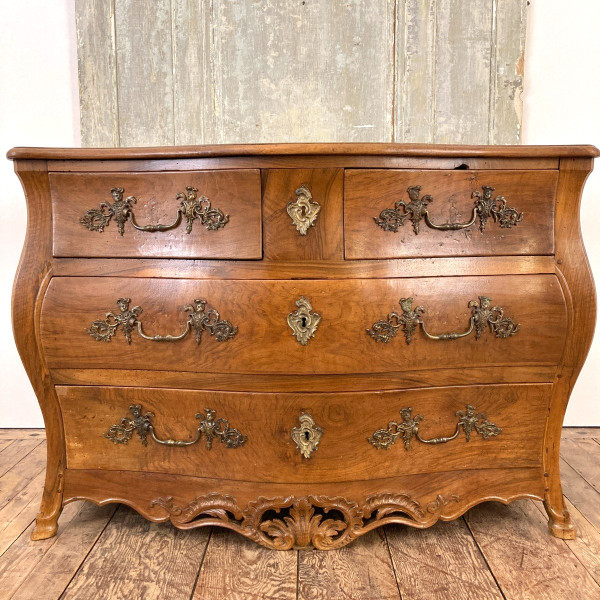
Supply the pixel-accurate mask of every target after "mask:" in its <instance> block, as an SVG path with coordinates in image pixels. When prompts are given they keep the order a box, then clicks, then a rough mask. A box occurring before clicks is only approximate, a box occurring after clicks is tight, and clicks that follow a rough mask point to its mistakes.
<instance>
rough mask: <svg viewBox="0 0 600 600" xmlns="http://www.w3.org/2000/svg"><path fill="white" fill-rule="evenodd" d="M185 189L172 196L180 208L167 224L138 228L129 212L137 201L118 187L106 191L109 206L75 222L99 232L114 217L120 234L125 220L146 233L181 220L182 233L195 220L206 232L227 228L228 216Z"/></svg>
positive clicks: (194, 191) (167, 228)
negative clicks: (184, 224)
mask: <svg viewBox="0 0 600 600" xmlns="http://www.w3.org/2000/svg"><path fill="white" fill-rule="evenodd" d="M185 189H186V193H183V192H179V193H178V194H177V196H176V199H177V200H179V202H180V205H179V208H178V209H177V214H176V215H175V220H174V221H173V222H172V223H170V224H168V225H164V224H161V223H157V224H154V225H152V224H150V225H139V224H138V223H137V221H136V219H135V214H134V212H133V205H134V204H137V198H136V197H135V196H128V197H127V198H123V195H124V193H125V190H124V188H122V187H115V188H112V189H111V190H110V193H111V196H112V197H113V202H112V204H111V203H110V202H101V203H100V205H99V207H98V208H92V209H90V210H88V211H87V212H86V213H85V214H84V215H83V217H81V219H79V222H80V223H81V224H82V225H83V226H84V227H85V228H86V229H89V230H90V231H97V232H98V233H102V232H103V231H104V228H105V227H107V226H108V225H109V223H110V221H111V219H112V218H113V217H114V219H115V221H116V223H117V229H118V231H119V234H120V235H124V234H125V223H127V221H131V224H132V225H133V227H134V228H135V229H137V230H138V231H145V232H149V233H154V232H160V231H170V230H171V229H175V228H176V227H179V225H180V224H181V221H182V218H185V220H186V228H185V230H186V233H191V232H192V225H193V223H194V221H196V220H198V221H200V223H201V224H202V225H204V227H206V229H208V230H209V231H215V230H217V229H222V228H223V227H225V225H227V223H228V222H229V215H226V214H224V213H223V212H222V211H221V210H219V209H218V208H213V207H212V206H211V204H210V200H209V199H208V198H207V197H206V196H201V197H200V198H198V190H197V189H196V188H194V187H190V186H187V187H186V188H185Z"/></svg>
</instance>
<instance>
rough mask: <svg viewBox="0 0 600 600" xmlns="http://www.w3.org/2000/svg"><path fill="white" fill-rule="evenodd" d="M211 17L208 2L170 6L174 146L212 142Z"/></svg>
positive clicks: (178, 0) (182, 0)
mask: <svg viewBox="0 0 600 600" xmlns="http://www.w3.org/2000/svg"><path fill="white" fill-rule="evenodd" d="M211 16H212V4H211V3H210V2H197V1H196V0H173V1H172V2H171V35H172V41H173V125H174V129H175V131H174V143H175V144H204V143H210V142H211V141H215V140H216V130H215V118H216V113H217V111H218V107H217V106H215V102H214V94H213V90H214V81H215V74H214V68H213V67H214V61H213V57H212V54H211V46H212V33H211V30H212V21H211Z"/></svg>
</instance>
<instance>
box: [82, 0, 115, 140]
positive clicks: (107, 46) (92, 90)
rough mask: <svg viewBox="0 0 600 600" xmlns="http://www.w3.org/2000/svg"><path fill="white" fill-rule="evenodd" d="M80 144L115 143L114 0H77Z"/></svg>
mask: <svg viewBox="0 0 600 600" xmlns="http://www.w3.org/2000/svg"><path fill="white" fill-rule="evenodd" d="M75 29H76V31H77V65H78V75H79V108H80V116H81V144H82V145H83V146H118V145H119V114H118V110H119V108H118V98H117V96H118V94H117V61H116V52H115V48H116V45H115V0H108V1H107V0H91V1H90V0H76V1H75Z"/></svg>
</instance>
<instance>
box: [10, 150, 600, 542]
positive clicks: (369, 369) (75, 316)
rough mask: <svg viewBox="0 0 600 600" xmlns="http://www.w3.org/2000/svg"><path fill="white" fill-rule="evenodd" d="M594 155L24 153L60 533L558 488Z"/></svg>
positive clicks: (426, 510) (48, 530) (357, 518)
mask: <svg viewBox="0 0 600 600" xmlns="http://www.w3.org/2000/svg"><path fill="white" fill-rule="evenodd" d="M597 155H598V152H597V150H596V149H595V148H593V147H591V146H562V147H558V146H557V147H551V146H547V147H524V146H523V147H499V146H497V147H468V146H456V147H451V146H413V145H408V146H405V145H388V144H360V145H353V144H333V145H320V144H316V145H315V144H290V145H257V146H203V147H185V148H148V149H115V150H109V149H80V150H67V149H35V148H16V149H14V150H12V151H11V152H9V158H11V159H13V160H14V161H15V168H16V172H17V174H18V176H19V177H20V179H21V182H22V184H23V187H24V190H25V195H26V198H27V205H28V231H27V238H26V242H25V248H24V251H23V255H22V260H21V263H20V266H19V271H18V274H17V278H16V282H15V288H14V301H13V323H14V332H15V339H16V342H17V346H18V349H19V352H20V355H21V358H22V360H23V363H24V365H25V368H26V370H27V373H28V375H29V377H30V379H31V382H32V384H33V387H34V389H35V391H36V394H37V397H38V399H39V402H40V406H41V408H42V411H43V415H44V420H45V423H46V429H47V437H48V464H47V473H46V482H45V488H44V495H43V501H42V506H41V510H40V513H39V515H38V517H37V525H36V528H35V530H34V532H33V538H34V539H44V538H47V537H50V536H52V535H54V534H55V533H56V531H57V524H58V518H59V515H60V512H61V510H62V508H63V506H64V505H65V504H66V503H68V502H72V501H74V500H80V499H86V500H91V501H93V502H96V503H98V504H105V503H108V502H123V503H126V504H128V505H130V506H132V507H133V508H135V509H136V510H137V511H139V512H140V513H141V514H142V515H143V516H144V517H146V518H148V519H150V520H153V521H166V520H170V521H171V522H172V523H173V524H174V525H175V526H177V527H181V528H193V527H202V526H206V525H217V526H222V527H227V528H229V529H232V530H234V531H237V532H239V533H240V534H241V535H244V536H246V537H247V538H250V539H252V540H254V541H256V542H258V543H260V544H262V545H264V546H267V547H270V548H276V549H289V548H293V547H303V546H311V545H312V546H314V547H316V548H319V549H330V548H337V547H341V546H344V545H345V544H347V543H349V542H351V541H352V540H353V539H355V538H356V537H358V536H360V535H362V534H364V533H366V532H367V531H370V530H372V529H373V528H375V527H378V526H381V525H384V524H386V523H404V524H406V525H411V526H414V527H420V528H422V527H427V526H429V525H432V524H433V523H435V522H436V521H437V520H439V519H441V520H451V519H454V518H456V517H458V516H460V515H461V514H463V513H464V512H465V511H466V510H468V509H469V508H470V507H472V506H473V505H475V504H477V503H479V502H482V501H485V500H499V501H501V502H505V503H507V502H510V501H512V500H515V499H517V498H523V497H529V498H534V499H538V500H542V501H543V502H544V504H545V507H546V510H547V512H548V515H549V527H550V531H551V532H552V533H553V534H554V535H556V536H558V537H562V538H570V537H573V536H574V535H575V532H574V530H573V527H572V525H571V522H570V519H569V515H568V513H567V511H566V510H565V505H564V502H563V497H562V491H561V483H560V475H559V468H558V449H559V448H558V446H559V441H560V431H561V426H562V420H563V416H564V412H565V409H566V406H567V401H568V398H569V395H570V393H571V390H572V388H573V385H574V383H575V380H576V378H577V375H578V373H579V371H580V369H581V367H582V365H583V362H584V360H585V356H586V353H587V351H588V349H589V346H590V343H591V339H592V334H593V328H594V322H595V310H596V308H595V295H594V286H593V282H592V278H591V274H590V270H589V267H588V263H587V259H586V256H585V251H584V248H583V244H582V240H581V233H580V226H579V217H578V214H579V202H580V197H581V191H582V188H583V185H584V182H585V179H586V177H587V175H588V174H589V172H590V171H591V169H592V161H593V158H594V157H595V156H597Z"/></svg>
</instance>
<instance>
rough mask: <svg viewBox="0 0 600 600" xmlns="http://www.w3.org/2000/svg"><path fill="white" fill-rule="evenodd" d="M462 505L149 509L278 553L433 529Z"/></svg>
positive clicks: (219, 500)
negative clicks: (395, 530) (406, 528)
mask: <svg viewBox="0 0 600 600" xmlns="http://www.w3.org/2000/svg"><path fill="white" fill-rule="evenodd" d="M459 500H460V499H459V497H458V496H450V497H448V498H446V497H444V496H441V495H438V496H437V497H436V498H435V500H433V501H431V502H429V503H428V504H426V505H425V508H423V506H422V505H421V504H420V503H419V502H418V501H417V500H415V499H414V498H412V497H411V496H409V495H408V494H391V493H384V494H376V495H373V496H369V497H368V498H367V499H366V500H365V501H364V503H363V504H359V503H357V502H353V501H351V500H347V499H346V498H342V497H336V498H329V497H327V496H306V497H302V498H295V497H294V496H288V497H278V498H258V499H257V500H254V501H252V502H249V503H248V505H247V506H246V508H245V509H242V508H241V507H240V506H239V505H238V504H237V502H236V501H235V499H234V498H233V497H232V496H221V495H219V494H209V495H207V496H199V497H198V498H195V499H194V500H192V501H191V502H190V503H189V504H187V505H185V506H183V507H181V506H177V505H176V504H175V503H174V502H173V498H171V497H168V498H158V499H156V500H154V501H153V502H151V504H150V506H151V508H153V507H160V508H162V509H164V511H165V512H166V513H167V515H168V517H167V518H169V519H170V521H171V522H172V523H173V524H174V525H175V526H176V527H179V528H181V529H191V528H194V527H203V526H208V525H220V526H222V527H226V528H227V529H232V530H233V531H236V532H237V533H239V534H241V535H243V536H244V537H247V538H249V539H251V540H253V541H255V542H257V543H259V544H260V545H261V546H265V547H267V548H272V549H274V550H290V549H292V548H306V547H308V546H313V547H314V548H316V549H318V550H332V549H334V548H341V547H343V546H346V545H347V544H349V543H350V542H351V541H352V540H354V539H356V538H357V537H359V536H360V535H363V534H365V533H367V532H368V531H371V530H372V529H375V528H376V527H379V526H381V525H385V524H387V523H401V524H404V525H412V526H416V527H428V526H430V525H433V523H435V522H436V521H437V520H438V519H439V518H440V516H441V515H442V514H443V512H444V509H445V507H446V506H448V504H450V503H457V502H459Z"/></svg>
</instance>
